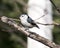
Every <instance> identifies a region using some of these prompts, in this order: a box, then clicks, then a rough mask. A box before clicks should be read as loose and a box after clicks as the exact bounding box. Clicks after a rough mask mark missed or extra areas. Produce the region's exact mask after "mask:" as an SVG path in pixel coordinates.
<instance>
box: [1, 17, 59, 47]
mask: <svg viewBox="0 0 60 48" xmlns="http://www.w3.org/2000/svg"><path fill="white" fill-rule="evenodd" d="M1 21H2V22H4V23H7V24H10V25H12V26H14V27H15V28H16V29H17V30H19V31H20V32H23V33H24V34H25V35H26V36H28V37H30V38H32V39H34V40H36V41H38V42H41V43H43V44H45V45H46V46H49V47H50V48H60V45H56V44H55V43H54V42H52V41H49V40H48V39H46V38H44V37H41V36H40V35H38V34H36V33H33V32H30V31H25V28H24V27H23V26H22V25H20V26H19V25H18V24H17V23H15V22H13V20H11V19H9V18H8V17H5V16H2V17H1Z"/></svg>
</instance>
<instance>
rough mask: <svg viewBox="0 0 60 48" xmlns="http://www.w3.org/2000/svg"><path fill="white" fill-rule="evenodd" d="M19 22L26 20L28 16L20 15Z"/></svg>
mask: <svg viewBox="0 0 60 48" xmlns="http://www.w3.org/2000/svg"><path fill="white" fill-rule="evenodd" d="M19 18H20V20H23V19H25V20H26V19H27V18H28V15H26V14H22V15H20V17H19Z"/></svg>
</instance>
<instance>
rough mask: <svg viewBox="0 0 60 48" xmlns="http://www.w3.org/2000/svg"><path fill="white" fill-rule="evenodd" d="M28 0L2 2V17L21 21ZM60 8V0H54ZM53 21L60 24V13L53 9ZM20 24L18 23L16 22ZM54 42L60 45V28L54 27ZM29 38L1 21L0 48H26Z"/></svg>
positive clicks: (5, 0) (0, 1) (2, 0)
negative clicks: (20, 17)
mask: <svg viewBox="0 0 60 48" xmlns="http://www.w3.org/2000/svg"><path fill="white" fill-rule="evenodd" d="M22 1H23V2H24V3H27V2H28V0H0V17H1V16H7V17H10V18H15V19H19V15H20V14H22V13H24V5H23V4H22ZM53 2H54V3H55V4H56V6H57V7H58V8H60V0H53ZM53 20H54V21H55V22H57V23H60V13H58V12H57V11H56V9H55V8H54V7H53ZM16 22H17V23H19V22H18V21H16ZM53 41H54V42H55V43H56V44H60V26H54V29H53ZM26 46H27V37H26V36H25V35H24V34H23V33H20V32H19V31H18V30H16V28H14V27H13V26H10V25H8V24H5V23H3V22H2V21H0V48H26Z"/></svg>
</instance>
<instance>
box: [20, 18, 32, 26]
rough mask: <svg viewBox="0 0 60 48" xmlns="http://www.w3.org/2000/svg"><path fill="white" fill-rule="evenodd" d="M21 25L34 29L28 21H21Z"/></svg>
mask: <svg viewBox="0 0 60 48" xmlns="http://www.w3.org/2000/svg"><path fill="white" fill-rule="evenodd" d="M21 23H22V24H23V25H24V26H25V27H32V25H31V24H30V23H28V22H27V21H26V20H24V19H23V20H21Z"/></svg>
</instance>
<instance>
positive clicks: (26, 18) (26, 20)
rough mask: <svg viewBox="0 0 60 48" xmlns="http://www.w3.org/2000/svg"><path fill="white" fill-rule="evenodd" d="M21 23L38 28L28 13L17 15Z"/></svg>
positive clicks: (27, 26)
mask: <svg viewBox="0 0 60 48" xmlns="http://www.w3.org/2000/svg"><path fill="white" fill-rule="evenodd" d="M19 19H20V21H21V24H22V25H23V26H24V27H26V28H33V27H37V28H38V29H39V26H38V25H37V24H36V23H35V21H34V20H33V19H32V18H30V17H29V16H28V14H21V15H20V17H19Z"/></svg>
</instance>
